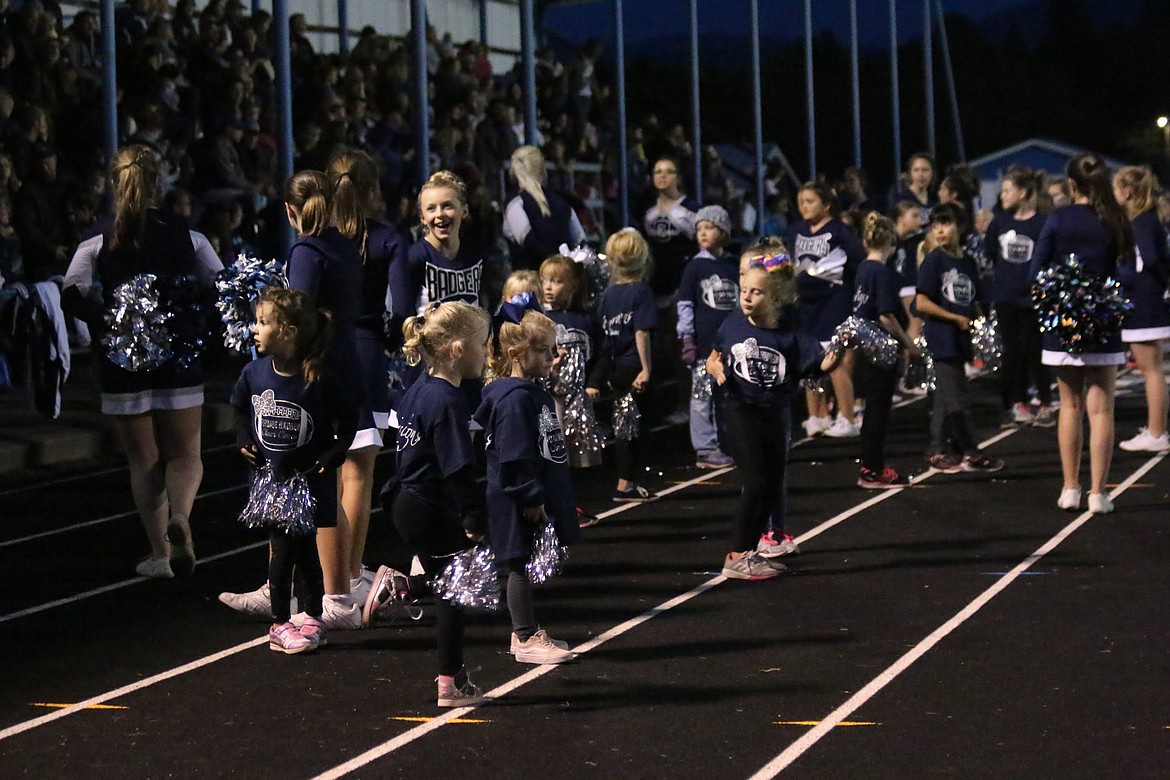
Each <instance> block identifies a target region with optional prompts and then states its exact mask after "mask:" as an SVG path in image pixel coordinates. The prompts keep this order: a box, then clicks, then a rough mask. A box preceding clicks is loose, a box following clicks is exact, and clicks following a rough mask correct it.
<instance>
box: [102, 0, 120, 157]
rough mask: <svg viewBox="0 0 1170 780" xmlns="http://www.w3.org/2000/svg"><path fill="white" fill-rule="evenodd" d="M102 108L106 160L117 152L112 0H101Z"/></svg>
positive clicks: (115, 64) (115, 56)
mask: <svg viewBox="0 0 1170 780" xmlns="http://www.w3.org/2000/svg"><path fill="white" fill-rule="evenodd" d="M101 15H102V16H101V35H102V80H103V81H104V82H105V83H104V84H103V85H102V108H103V109H104V114H105V123H104V124H105V137H104V138H103V139H102V141H103V143H104V144H105V150H106V162H107V163H111V162H113V161H114V156H115V155H116V154H117V153H118V64H117V56H118V49H117V38H116V37H115V32H114V0H102V7H101Z"/></svg>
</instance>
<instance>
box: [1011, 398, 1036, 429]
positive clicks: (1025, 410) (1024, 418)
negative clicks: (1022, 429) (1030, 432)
mask: <svg viewBox="0 0 1170 780" xmlns="http://www.w3.org/2000/svg"><path fill="white" fill-rule="evenodd" d="M1009 411H1010V412H1011V413H1012V420H1013V421H1014V422H1015V423H1016V425H1031V424H1033V423H1034V422H1036V415H1034V414H1032V407H1030V406H1028V405H1027V404H1023V403H1017V404H1016V405H1014V406H1013V407H1012V408H1011V409H1010V410H1009Z"/></svg>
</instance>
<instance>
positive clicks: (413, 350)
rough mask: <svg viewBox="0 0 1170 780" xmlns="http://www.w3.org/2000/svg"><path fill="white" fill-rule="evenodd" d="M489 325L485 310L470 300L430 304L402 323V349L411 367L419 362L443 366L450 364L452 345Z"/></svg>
mask: <svg viewBox="0 0 1170 780" xmlns="http://www.w3.org/2000/svg"><path fill="white" fill-rule="evenodd" d="M490 324H491V318H490V317H489V316H488V313H487V312H486V311H484V310H483V309H481V308H479V307H478V306H472V305H471V304H470V303H464V302H463V301H447V302H445V303H432V304H430V305H429V306H427V308H426V310H425V311H423V313H422V314H419V315H416V316H414V317H407V318H406V322H404V323H402V336H403V338H404V339H405V342H404V343H403V345H402V352H403V353H404V354H405V355H406V362H407V363H409V364H410V365H412V366H415V365H418V364H419V362H420V361H421V362H424V363H426V365H427V366H429V367H431V368H435V367H437V366H446V365H449V364H450V363H451V360H452V355H451V346H452V345H453V344H454V343H455V342H456V341H469V340H470V339H471V338H472V337H473V336H475V335H476V334H477V333H478V332H479V330H480V329H482V328H487V327H488V326H489V325H490Z"/></svg>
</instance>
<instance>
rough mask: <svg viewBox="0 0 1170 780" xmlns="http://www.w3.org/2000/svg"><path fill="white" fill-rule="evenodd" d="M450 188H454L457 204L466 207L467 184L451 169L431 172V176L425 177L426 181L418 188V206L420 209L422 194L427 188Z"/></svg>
mask: <svg viewBox="0 0 1170 780" xmlns="http://www.w3.org/2000/svg"><path fill="white" fill-rule="evenodd" d="M444 188H445V189H451V190H455V199H456V200H458V201H459V204H460V205H461V206H463V207H465V208H466V206H467V185H466V184H464V183H463V179H460V178H459V177H458V176H456V175H455V174H453V173H451V171H435V172H434V173H432V174H431V178H429V179H427V181H426V183H425V184H423V186H422V187H419V190H418V208H419V211H420V212H421V211H422V194H423V193H424V192H426V191H427V190H437V189H444Z"/></svg>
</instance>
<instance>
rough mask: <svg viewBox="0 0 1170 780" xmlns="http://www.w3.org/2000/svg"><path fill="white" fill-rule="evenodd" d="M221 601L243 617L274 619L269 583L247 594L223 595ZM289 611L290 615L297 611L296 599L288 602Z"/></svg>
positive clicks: (220, 595) (220, 596)
mask: <svg viewBox="0 0 1170 780" xmlns="http://www.w3.org/2000/svg"><path fill="white" fill-rule="evenodd" d="M219 600H220V602H221V603H223V604H226V605H227V606H229V607H231V608H232V609H234V610H235V611H236V612H239V613H241V614H243V615H251V616H252V617H262V618H265V619H267V618H271V617H272V595H271V594H270V593H269V592H268V583H267V582H265V583H264V584H263V585H261V586H260V587H259V588H257V589H256V590H250V591H248V592H247V593H221V594H219ZM288 611H289V614H292V613H294V612H296V611H297V600H296V598H291V599H289V600H288Z"/></svg>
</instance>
